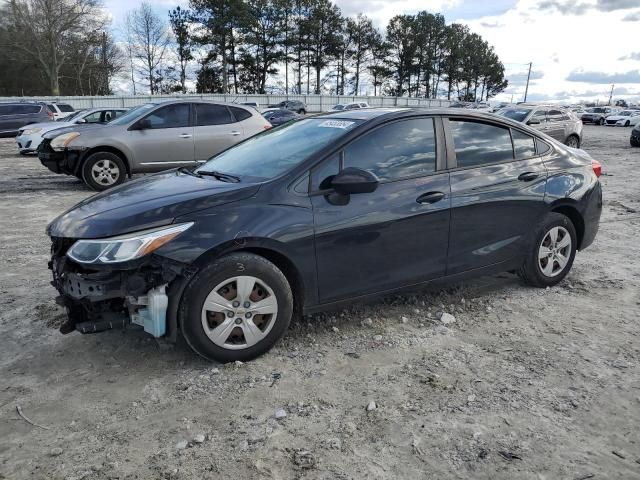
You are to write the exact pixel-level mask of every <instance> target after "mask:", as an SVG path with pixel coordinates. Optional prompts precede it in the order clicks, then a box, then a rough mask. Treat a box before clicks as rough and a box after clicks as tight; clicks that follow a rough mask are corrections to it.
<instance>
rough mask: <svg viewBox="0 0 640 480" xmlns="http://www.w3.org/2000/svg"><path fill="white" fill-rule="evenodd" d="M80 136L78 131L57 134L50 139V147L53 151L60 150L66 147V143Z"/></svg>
mask: <svg viewBox="0 0 640 480" xmlns="http://www.w3.org/2000/svg"><path fill="white" fill-rule="evenodd" d="M79 136H80V132H69V133H65V134H62V135H58V136H57V137H56V138H54V139H53V140H51V148H53V149H54V150H55V151H57V152H60V151H62V150H64V149H65V148H67V145H69V143H70V142H71V141H72V140H74V139H75V138H78V137H79Z"/></svg>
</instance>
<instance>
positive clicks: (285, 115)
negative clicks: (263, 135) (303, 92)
mask: <svg viewBox="0 0 640 480" xmlns="http://www.w3.org/2000/svg"><path fill="white" fill-rule="evenodd" d="M262 116H263V117H264V118H265V119H266V120H267V121H268V122H269V123H270V124H271V125H273V126H274V127H277V126H279V125H282V124H283V123H287V122H290V121H291V120H297V119H298V118H300V115H298V114H297V113H296V112H292V111H291V110H284V109H281V108H278V109H275V110H267V111H266V112H263V113H262Z"/></svg>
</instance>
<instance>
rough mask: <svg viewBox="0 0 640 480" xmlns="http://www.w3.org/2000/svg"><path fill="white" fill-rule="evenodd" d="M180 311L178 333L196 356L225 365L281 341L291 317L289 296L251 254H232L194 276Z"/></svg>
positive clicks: (274, 272) (275, 274) (274, 270)
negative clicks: (180, 330)
mask: <svg viewBox="0 0 640 480" xmlns="http://www.w3.org/2000/svg"><path fill="white" fill-rule="evenodd" d="M180 305H181V306H180V316H179V317H180V325H181V328H182V333H183V335H184V338H185V340H186V342H187V343H188V344H189V346H190V347H191V348H192V349H193V350H194V351H195V352H196V353H198V354H199V355H201V356H203V357H205V358H207V359H209V360H216V361H219V362H223V363H226V362H234V361H237V360H241V361H247V360H251V359H253V358H256V357H258V356H260V355H262V354H263V353H265V352H267V351H268V350H269V349H270V348H271V347H272V346H273V345H274V344H275V343H276V342H277V341H278V340H279V339H280V337H282V336H283V335H284V333H285V331H286V330H287V328H288V326H289V322H290V321H291V317H292V314H293V294H292V292H291V287H290V285H289V282H288V281H287V278H286V277H285V276H284V274H283V273H282V272H281V271H280V269H278V267H276V266H275V265H274V264H273V263H271V262H269V261H268V260H266V259H265V258H263V257H260V256H258V255H254V254H251V253H234V254H231V255H227V256H224V257H221V258H219V259H217V260H215V261H214V262H213V263H211V264H210V265H208V266H207V267H205V268H204V269H203V270H201V271H200V272H198V273H197V274H196V276H195V277H194V278H193V279H192V280H191V282H190V283H189V285H188V286H187V288H186V290H185V293H184V296H183V298H182V300H181V303H180Z"/></svg>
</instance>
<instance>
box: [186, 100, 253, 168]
mask: <svg viewBox="0 0 640 480" xmlns="http://www.w3.org/2000/svg"><path fill="white" fill-rule="evenodd" d="M194 105H195V123H194V124H195V127H194V129H193V132H194V138H195V142H194V144H195V159H196V161H197V162H205V161H207V160H208V159H209V158H211V157H212V156H214V155H216V154H218V153H220V152H221V151H222V150H226V149H227V148H229V147H230V146H232V145H235V144H236V143H238V142H239V141H240V140H242V139H243V138H244V130H243V128H242V125H241V124H240V123H239V122H237V121H236V120H235V117H234V116H233V115H232V114H231V111H230V110H229V108H228V107H227V106H226V105H218V104H215V103H196V104H194Z"/></svg>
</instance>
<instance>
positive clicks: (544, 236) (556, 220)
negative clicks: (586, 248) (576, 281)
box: [518, 212, 578, 288]
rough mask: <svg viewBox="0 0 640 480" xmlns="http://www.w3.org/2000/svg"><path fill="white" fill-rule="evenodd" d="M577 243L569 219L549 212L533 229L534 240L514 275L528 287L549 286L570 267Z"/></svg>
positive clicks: (562, 277)
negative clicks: (534, 229)
mask: <svg viewBox="0 0 640 480" xmlns="http://www.w3.org/2000/svg"><path fill="white" fill-rule="evenodd" d="M577 246H578V242H577V236H576V229H575V227H574V226H573V223H572V222H571V220H570V219H569V218H568V217H566V216H564V215H562V214H560V213H555V212H552V213H549V214H547V216H546V217H545V218H544V220H543V221H542V222H541V223H540V225H539V226H538V228H537V229H536V232H535V239H534V242H533V243H532V247H531V249H530V252H529V254H528V255H527V258H526V259H525V262H524V264H523V265H522V267H521V268H520V270H519V271H518V274H519V275H520V277H521V278H522V279H523V280H524V281H525V283H527V284H529V285H531V286H534V287H543V288H544V287H552V286H554V285H556V284H558V283H560V282H561V281H562V280H563V279H564V277H566V276H567V274H568V273H569V270H571V266H572V265H573V260H574V258H575V256H576V249H577Z"/></svg>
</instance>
